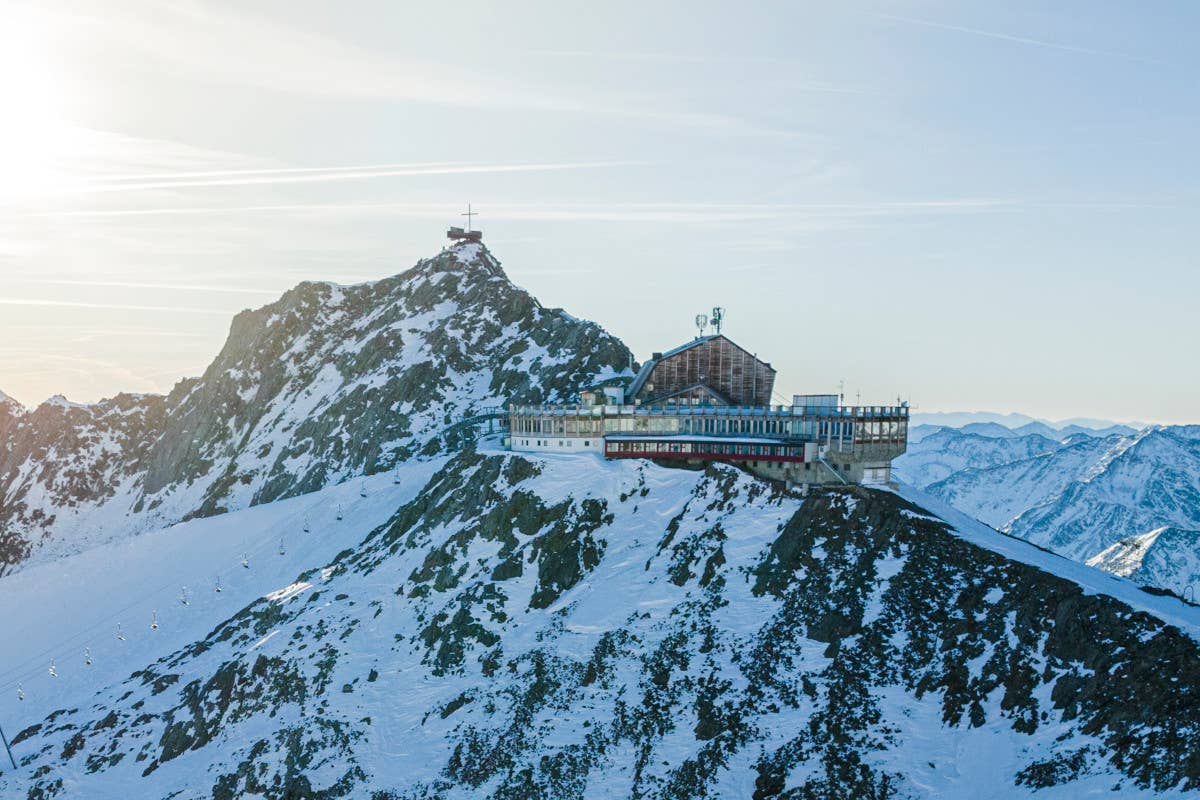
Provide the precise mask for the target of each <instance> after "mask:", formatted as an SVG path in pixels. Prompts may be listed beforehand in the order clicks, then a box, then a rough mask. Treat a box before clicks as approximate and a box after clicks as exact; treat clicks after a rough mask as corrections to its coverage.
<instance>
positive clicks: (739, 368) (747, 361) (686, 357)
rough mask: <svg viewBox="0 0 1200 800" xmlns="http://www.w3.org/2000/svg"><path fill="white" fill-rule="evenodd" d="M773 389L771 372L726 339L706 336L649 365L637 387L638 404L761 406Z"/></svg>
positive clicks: (668, 353)
mask: <svg viewBox="0 0 1200 800" xmlns="http://www.w3.org/2000/svg"><path fill="white" fill-rule="evenodd" d="M774 388H775V369H774V368H773V367H772V366H771V365H770V364H769V363H767V362H766V361H762V360H760V359H758V358H756V357H755V355H754V354H753V353H749V352H747V351H746V350H743V349H742V348H741V347H738V346H737V345H736V344H734V343H733V342H732V341H730V340H729V339H728V338H726V337H725V336H721V335H716V336H706V337H703V338H701V339H697V340H696V341H694V342H690V343H689V344H686V345H683V346H682V347H677V348H675V349H674V350H671V351H670V352H667V353H664V354H662V355H661V356H659V357H657V358H655V359H654V367H653V369H652V370H651V372H650V374H649V375H648V376H647V378H646V380H645V382H644V383H643V385H642V386H640V387H639V391H638V399H639V400H641V401H642V402H643V403H649V402H663V401H671V402H677V403H681V404H691V405H707V404H717V405H720V404H727V405H735V406H766V405H770V404H771V392H772V391H773V390H774Z"/></svg>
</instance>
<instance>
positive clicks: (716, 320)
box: [711, 306, 725, 336]
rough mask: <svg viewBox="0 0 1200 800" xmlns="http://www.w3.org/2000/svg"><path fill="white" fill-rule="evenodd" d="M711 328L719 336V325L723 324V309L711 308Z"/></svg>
mask: <svg viewBox="0 0 1200 800" xmlns="http://www.w3.org/2000/svg"><path fill="white" fill-rule="evenodd" d="M711 320H712V326H713V328H714V329H715V330H716V332H717V335H718V336H720V335H721V325H722V323H724V322H725V309H723V308H721V307H720V306H713V310H712V317H711Z"/></svg>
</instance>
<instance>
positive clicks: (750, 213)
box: [47, 198, 1024, 223]
mask: <svg viewBox="0 0 1200 800" xmlns="http://www.w3.org/2000/svg"><path fill="white" fill-rule="evenodd" d="M1022 205H1024V204H1021V203H1018V202H1016V201H1010V200H996V199H969V198H968V199H947V200H914V201H890V202H889V201H884V202H848V203H606V204H571V203H565V204H563V203H560V204H555V205H553V206H550V205H522V204H496V205H491V206H489V207H488V208H487V210H486V211H485V213H486V214H487V218H488V219H493V220H500V219H504V220H532V221H556V220H558V221H568V220H574V221H584V222H589V221H594V222H696V223H706V222H722V221H745V220H760V219H775V218H784V217H791V216H798V215H812V214H825V215H829V216H880V215H899V214H928V213H974V212H980V211H996V210H1006V209H1014V208H1020V207H1021V206H1022ZM458 208H459V207H458V206H455V205H451V204H448V203H387V202H384V203H299V204H275V205H252V206H190V207H179V208H142V209H119V210H102V209H97V210H74V211H62V212H47V213H49V214H50V215H52V216H68V217H114V216H117V217H123V216H170V215H181V216H186V215H192V214H196V215H208V214H212V215H224V214H243V213H298V214H304V213H315V214H326V215H328V214H337V213H341V214H350V215H363V214H386V215H388V216H394V217H408V218H414V219H441V218H444V217H447V216H448V215H451V214H456V213H458Z"/></svg>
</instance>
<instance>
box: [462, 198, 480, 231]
mask: <svg viewBox="0 0 1200 800" xmlns="http://www.w3.org/2000/svg"><path fill="white" fill-rule="evenodd" d="M459 216H460V217H466V218H467V233H470V232H471V217H477V216H479V212H478V211H472V210H471V204H470V203H467V210H466V212H465V213H462V214H459Z"/></svg>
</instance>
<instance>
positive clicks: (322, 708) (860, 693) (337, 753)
mask: <svg viewBox="0 0 1200 800" xmlns="http://www.w3.org/2000/svg"><path fill="white" fill-rule="evenodd" d="M298 582H307V583H312V584H313V585H312V586H310V587H307V588H305V589H303V590H302V591H298V592H294V593H290V594H289V595H288V599H286V600H273V599H268V598H264V599H262V600H260V601H258V602H256V603H254V604H252V605H250V606H248V607H246V608H245V609H243V610H242V611H241V612H239V613H238V614H236V615H235V616H233V617H232V618H230V619H229V620H228V621H226V622H225V623H223V624H221V625H219V626H218V627H217V628H216V629H215V630H213V631H212V632H211V633H210V634H208V636H207V637H205V638H204V639H202V640H201V641H198V642H196V643H195V644H194V645H192V646H190V647H188V648H185V649H183V650H181V651H179V652H177V653H175V654H173V655H172V656H170V657H167V658H164V659H162V660H161V661H159V662H157V663H155V664H153V665H150V666H148V667H147V668H145V669H144V670H141V671H138V672H136V673H134V674H133V675H131V676H130V678H129V679H128V680H126V681H124V682H123V683H122V684H119V685H116V686H113V687H109V688H107V689H104V690H102V691H101V692H100V693H99V694H98V695H97V696H96V698H95V702H94V704H93V705H91V706H90V707H89V708H85V709H82V710H69V711H64V712H59V713H56V714H54V715H52V716H51V717H49V718H47V719H46V720H44V721H43V722H41V723H39V724H38V725H35V726H31V727H29V728H27V729H26V730H24V731H22V732H20V734H19V735H18V736H17V737H16V746H17V752H18V753H19V754H20V755H19V758H20V759H21V761H22V769H23V770H27V771H28V773H32V774H33V775H34V776H35V778H34V786H33V792H34V794H31V796H36V797H55V796H66V795H65V794H64V791H65V790H64V789H63V788H62V787H63V786H64V779H66V780H78V781H80V782H79V783H77V784H72V786H73V787H74V788H75V789H77V790H84V789H86V788H87V787H89V786H101V785H112V784H104V783H102V781H106V780H108V781H118V782H119V781H121V780H124V779H129V778H136V779H137V780H138V781H145V783H144V784H137V785H139V786H144V787H146V788H145V791H146V792H149V794H146V796H167V795H168V794H170V793H171V792H175V791H179V792H180V794H179V795H172V796H179V797H197V798H198V797H222V798H226V797H230V798H232V797H239V796H244V795H246V794H251V793H253V794H255V795H258V796H262V797H266V798H277V799H279V800H282V799H283V798H291V797H312V798H335V797H363V796H368V795H369V794H370V793H371V792H372V791H374V793H375V794H374V796H375V797H376V798H378V799H379V800H384V799H385V798H452V797H454V798H456V797H468V796H470V797H486V798H518V797H520V798H525V797H542V798H580V797H588V796H593V795H603V796H620V797H631V798H634V797H637V798H692V797H702V796H709V797H732V796H749V795H752V796H753V797H755V798H760V799H765V798H843V797H844V798H862V797H873V798H892V797H895V798H901V797H922V796H929V794H930V793H931V792H933V791H934V790H935V789H936V790H938V791H940V792H941V794H939V795H938V796H969V793H970V789H971V788H972V786H971V785H969V783H963V782H959V783H955V782H954V781H955V780H956V778H955V776H958V775H959V774H960V772H965V771H966V770H967V768H968V766H970V765H972V764H975V765H977V762H978V761H979V760H980V759H979V755H978V754H979V752H986V753H993V752H995V753H998V752H1001V751H1003V752H1005V753H1009V752H1011V753H1012V754H1013V755H1012V756H1011V761H1006V760H1004V759H999V758H995V759H993V760H994V761H995V762H996V763H994V764H991V765H990V766H988V769H987V770H985V771H984V772H982V773H977V774H978V775H983V776H984V777H985V778H986V779H987V780H989V781H992V782H993V784H992V785H994V786H996V787H1000V788H1002V787H1004V786H1007V787H1009V790H1010V793H1011V796H1013V797H1025V796H1028V795H1029V793H1030V792H1031V791H1033V790H1034V789H1035V788H1045V787H1060V788H1062V789H1063V790H1064V791H1070V790H1071V789H1072V787H1076V786H1078V787H1086V788H1087V789H1089V790H1103V791H1109V790H1116V791H1117V792H1118V793H1120V794H1121V795H1122V796H1127V795H1133V794H1137V793H1139V792H1142V791H1166V790H1169V789H1170V790H1173V791H1175V792H1192V791H1200V751H1197V749H1196V748H1195V747H1194V746H1193V742H1194V741H1195V737H1196V735H1197V733H1200V715H1198V714H1197V711H1200V667H1198V666H1197V665H1198V664H1200V659H1198V658H1197V656H1198V655H1200V653H1198V652H1197V650H1198V647H1197V643H1196V641H1195V640H1193V639H1192V638H1190V637H1188V636H1185V635H1183V634H1181V633H1180V632H1179V631H1178V630H1177V629H1175V628H1173V627H1170V626H1167V625H1165V624H1164V623H1162V622H1161V621H1159V620H1158V619H1156V618H1154V617H1151V616H1149V615H1147V614H1144V613H1141V612H1137V611H1134V610H1132V609H1130V608H1129V607H1127V606H1125V605H1123V604H1121V603H1119V602H1117V601H1116V600H1114V599H1112V598H1109V597H1106V596H1097V595H1086V594H1084V593H1083V592H1082V591H1081V590H1080V588H1079V587H1078V586H1077V585H1076V584H1074V583H1071V582H1069V581H1067V580H1064V579H1062V578H1059V577H1056V576H1054V575H1052V574H1049V573H1046V572H1044V571H1041V570H1039V569H1036V568H1034V567H1032V566H1029V565H1026V564H1022V563H1018V562H1014V561H1011V560H1008V559H1006V558H1004V557H1003V556H1001V555H998V554H996V553H994V552H992V551H989V550H985V549H982V548H980V547H978V546H976V545H974V544H971V543H969V542H967V541H965V540H963V539H962V538H959V537H958V536H956V535H955V534H954V533H953V531H952V530H951V529H949V527H948V526H947V525H946V524H945V523H943V522H941V521H939V520H936V519H933V518H930V517H929V516H928V515H926V514H925V513H924V512H922V511H921V510H920V509H917V508H915V507H913V506H911V505H909V504H907V503H906V502H905V501H903V500H901V499H899V498H897V497H896V496H894V495H892V494H890V493H887V492H878V491H871V490H865V489H861V488H859V489H852V490H840V491H834V490H831V491H828V492H824V493H816V494H813V495H811V496H810V497H808V498H806V499H803V500H801V499H800V498H797V497H794V496H791V495H789V494H787V493H786V492H783V491H782V490H781V489H780V488H779V487H778V486H775V485H772V484H769V483H767V482H764V481H762V480H759V479H756V478H753V477H751V476H748V475H746V474H744V473H741V472H739V471H737V470H735V469H733V468H730V467H725V466H714V467H712V468H709V469H708V470H705V471H702V472H697V471H685V470H669V469H664V468H661V467H657V466H654V465H651V464H645V463H636V462H620V463H606V462H602V461H600V460H597V459H590V458H581V459H562V458H555V459H549V458H546V459H540V458H526V457H520V456H516V455H485V454H479V453H476V452H474V451H470V450H468V451H466V452H463V453H461V454H459V455H457V456H455V457H454V458H453V459H451V460H450V461H449V462H448V463H447V464H446V465H445V467H444V468H443V469H442V470H441V471H440V472H439V473H437V474H436V475H434V477H433V478H432V479H431V480H430V481H429V483H428V485H427V486H426V487H425V489H424V490H423V491H422V492H421V493H420V494H419V495H418V496H417V497H416V498H415V499H414V500H413V501H412V502H409V503H407V504H405V505H403V506H401V507H400V508H398V509H397V510H396V512H395V514H394V515H393V516H392V518H391V519H390V520H389V521H388V522H387V523H386V524H384V525H382V526H380V527H379V528H377V529H375V530H373V531H370V532H364V538H363V540H362V542H361V543H360V544H359V545H358V546H356V547H354V548H352V549H350V550H347V551H346V552H344V553H343V554H342V555H341V556H339V558H338V559H337V560H336V561H334V562H333V563H332V564H330V565H328V566H327V567H326V568H325V569H324V570H313V571H312V572H310V573H306V574H305V575H301V576H299V578H298ZM297 585H300V583H298V584H297ZM272 632H275V633H274V634H273V633H272ZM268 634H272V635H271V638H270V639H269V641H266V643H264V639H263V637H265V636H267V635H268ZM266 719H269V720H270V723H268V724H265V725H264V724H263V723H264V720H266ZM997 742H1004V743H1005V745H1006V746H1005V747H1004V748H998V747H997V744H996V743H997ZM977 747H978V748H982V749H981V750H979V751H978V752H976V751H975V748H977ZM185 755H186V756H187V758H183V756H185ZM28 773H26V774H28ZM89 776H91V777H89ZM197 776H201V779H200V782H197V780H198V778H197ZM0 786H3V784H2V783H0ZM931 787H932V788H931ZM1057 796H1068V795H1066V794H1061V795H1057ZM1113 796H1116V795H1113Z"/></svg>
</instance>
